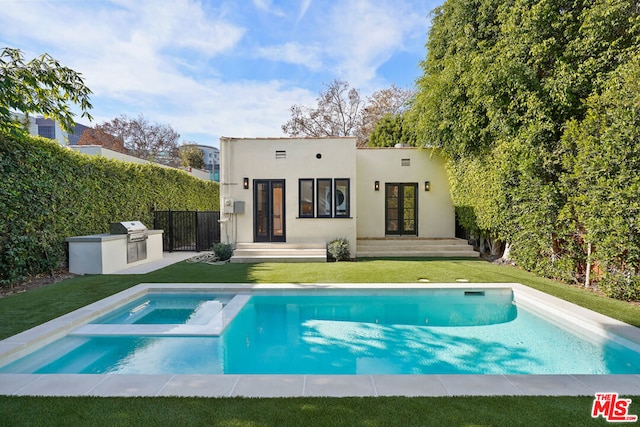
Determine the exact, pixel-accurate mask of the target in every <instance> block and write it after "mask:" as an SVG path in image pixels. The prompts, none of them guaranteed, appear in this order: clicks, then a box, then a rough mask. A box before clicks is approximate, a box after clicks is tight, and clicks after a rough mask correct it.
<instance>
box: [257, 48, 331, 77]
mask: <svg viewBox="0 0 640 427" xmlns="http://www.w3.org/2000/svg"><path fill="white" fill-rule="evenodd" d="M322 55H323V53H322V49H321V48H319V47H318V46H317V45H315V44H313V45H303V44H300V43H297V42H289V43H285V44H283V45H279V46H268V47H262V48H259V49H258V56H259V57H262V58H266V59H269V60H271V61H280V62H287V63H290V64H297V65H303V66H305V67H307V68H308V69H310V70H313V71H317V70H320V69H321V68H322Z"/></svg>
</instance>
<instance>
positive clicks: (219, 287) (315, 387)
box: [0, 283, 640, 397]
mask: <svg viewBox="0 0 640 427" xmlns="http://www.w3.org/2000/svg"><path fill="white" fill-rule="evenodd" d="M184 288H189V290H194V291H201V290H205V289H206V290H215V291H220V292H242V293H246V292H249V293H250V292H252V291H270V292H273V293H277V292H278V291H287V290H315V291H317V290H321V289H327V290H328V289H359V290H365V289H371V290H374V289H378V290H381V289H395V290H402V289H440V288H449V289H466V288H469V289H473V288H484V289H491V288H511V289H512V290H513V293H514V299H515V301H516V303H517V304H519V305H523V306H526V307H527V308H528V309H533V310H534V311H542V312H549V313H552V314H553V315H554V316H558V317H559V319H561V320H562V323H563V324H564V325H565V326H566V325H570V327H572V328H576V329H583V330H584V329H587V330H589V331H590V332H593V333H595V334H596V335H599V336H601V337H603V338H607V339H613V340H614V341H619V342H621V343H623V344H624V345H627V346H631V347H633V348H637V349H640V328H636V327H634V326H631V325H628V324H625V323H623V322H620V321H618V320H616V319H612V318H610V317H607V316H604V315H602V314H599V313H596V312H593V311H591V310H588V309H585V308H583V307H580V306H577V305H575V304H572V303H569V302H567V301H564V300H561V299H559V298H556V297H553V296H551V295H548V294H545V293H543V292H540V291H537V290H535V289H532V288H529V287H527V286H524V285H522V284H519V283H356V284H354V283H348V284H345V283H332V284H329V283H322V284H296V283H280V284H243V283H240V284H238V283H196V284H194V283H143V284H139V285H136V286H134V287H131V288H129V289H126V290H124V291H122V292H120V293H117V294H114V295H111V296H109V297H107V298H104V299H102V300H100V301H96V302H94V303H92V304H90V305H88V306H86V307H83V308H80V309H78V310H75V311H73V312H71V313H68V314H66V315H63V316H61V317H59V318H56V319H53V320H51V321H49V322H46V323H44V324H42V325H39V326H36V327H34V328H32V329H29V330H27V331H24V332H22V333H20V334H17V335H14V336H12V337H9V338H7V339H5V340H3V341H0V366H2V365H4V364H6V363H8V362H9V361H11V360H15V359H17V358H19V357H22V356H23V355H24V354H27V353H29V352H31V351H33V349H34V346H35V345H38V346H42V345H45V344H47V343H49V342H52V341H54V340H55V339H58V338H59V337H61V336H64V335H65V334H67V333H69V332H70V331H71V330H73V329H75V328H77V327H79V326H81V325H83V324H85V323H87V322H89V321H91V320H93V319H95V318H97V317H99V316H101V315H103V314H105V313H106V312H108V311H110V310H112V309H114V308H116V307H118V306H120V305H122V304H125V303H127V302H129V301H132V300H134V299H136V298H139V297H141V296H143V295H144V294H145V293H147V292H149V291H153V290H172V289H175V290H184ZM601 392H616V393H618V394H619V395H634V396H638V395H640V374H629V375H622V374H618V375H464V374H453V375H244V374H241V375H237V374H224V375H204V374H203V375H173V374H167V375H162V374H147V375H132V374H104V375H96V374H0V394H3V395H16V396H104V397H107V396H110V397H112V396H113V397H115V396H193V397H197V396H201V397H236V396H243V397H312V396H318V397H319V396H326V397H346V396H359V397H366V396H372V397H374V396H411V397H413V396H470V395H473V396H497V395H513V396H585V395H590V396H593V395H595V394H596V393H601Z"/></svg>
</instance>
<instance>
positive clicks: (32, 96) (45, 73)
mask: <svg viewBox="0 0 640 427" xmlns="http://www.w3.org/2000/svg"><path fill="white" fill-rule="evenodd" d="M90 94H91V90H89V88H87V87H86V86H85V85H84V81H83V80H82V77H81V75H80V74H79V73H77V72H75V71H73V70H72V69H70V68H67V67H63V66H62V65H60V63H59V62H58V61H56V60H55V59H53V58H52V57H51V56H50V55H48V54H44V55H41V56H39V57H38V58H35V59H32V60H31V61H29V62H26V63H25V61H24V58H23V55H22V52H21V51H20V50H18V49H11V48H4V49H2V51H0V130H4V131H5V132H11V133H13V134H14V135H15V134H17V133H26V132H25V131H24V130H23V126H22V125H21V124H20V123H19V122H18V121H16V119H15V117H14V115H13V113H12V111H16V110H17V111H21V112H23V113H25V114H29V113H39V114H43V115H44V116H45V117H49V118H52V119H54V120H55V121H57V122H58V123H59V124H60V126H61V127H62V128H63V129H65V130H67V131H69V130H71V129H73V127H74V126H75V123H74V114H73V113H72V112H71V111H70V109H69V106H68V105H67V104H68V103H69V102H72V103H74V104H77V105H79V106H80V109H81V110H82V117H87V118H88V119H89V120H91V115H90V114H89V113H88V110H90V109H91V108H92V106H91V103H90V102H89V95H90Z"/></svg>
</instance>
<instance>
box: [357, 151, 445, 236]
mask: <svg viewBox="0 0 640 427" xmlns="http://www.w3.org/2000/svg"><path fill="white" fill-rule="evenodd" d="M431 154H432V150H430V149H418V148H363V149H358V150H357V157H356V158H357V161H356V165H357V170H358V173H357V176H358V187H357V200H358V213H359V214H358V217H357V221H358V226H357V234H358V237H361V238H362V237H378V238H380V237H385V183H417V184H418V193H417V195H418V237H429V238H439V237H454V236H455V211H454V207H453V202H452V201H451V195H450V193H449V182H448V178H447V173H446V169H445V163H444V160H443V159H442V158H441V157H439V156H437V155H435V154H434V155H433V156H432V155H431ZM402 159H409V160H410V166H402V164H401V162H402ZM375 181H380V190H379V191H375V190H374V183H375ZM425 181H429V182H430V183H431V190H430V191H424V183H425Z"/></svg>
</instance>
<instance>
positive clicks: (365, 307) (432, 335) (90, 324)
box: [0, 285, 640, 375]
mask: <svg viewBox="0 0 640 427" xmlns="http://www.w3.org/2000/svg"><path fill="white" fill-rule="evenodd" d="M399 286H402V287H403V288H406V285H399ZM399 286H398V285H396V288H393V287H392V286H389V285H386V286H385V287H382V286H380V287H375V286H370V287H369V288H368V289H366V290H363V289H355V290H354V289H349V290H346V289H340V290H337V289H332V290H327V289H324V290H318V289H302V290H295V291H293V290H290V289H287V287H281V288H277V289H275V290H274V289H271V290H268V291H267V290H264V289H260V287H257V288H256V287H252V289H251V292H247V289H246V288H243V287H239V288H237V289H226V290H224V292H221V290H220V288H219V287H218V288H217V293H211V292H209V293H194V292H193V291H192V292H189V293H187V294H186V295H183V296H180V297H178V296H177V295H176V294H172V295H170V296H167V295H166V294H163V295H160V294H158V295H156V294H155V292H156V290H157V289H154V288H153V287H148V289H147V292H141V294H140V295H137V296H136V298H133V296H132V295H129V297H127V298H125V299H124V300H123V301H124V302H123V301H120V303H119V305H118V303H114V304H112V306H111V309H110V310H107V311H108V313H105V312H102V313H94V314H93V315H92V318H91V319H86V321H84V322H82V324H80V325H75V326H73V327H70V328H69V329H68V330H67V331H66V333H65V336H63V337H62V338H60V339H58V340H50V341H53V342H51V343H50V344H48V345H47V346H46V347H43V348H41V349H40V350H37V351H35V352H33V353H30V354H28V355H26V356H24V357H22V358H18V357H14V360H13V361H10V363H6V364H4V366H3V367H1V368H0V372H1V373H45V374H51V373H57V374H60V373H72V374H78V373H91V374H104V373H112V374H113V373H119V374H181V375H184V374H315V375H321V374H330V375H350V374H355V375H389V374H482V375H487V374H489V375H491V374H494V375H495V374H500V375H519V374H527V375H531V374H563V375H566V374H637V373H640V359H639V354H640V352H639V351H638V349H639V348H640V347H638V344H637V342H633V341H630V340H628V339H626V338H624V337H621V336H618V335H613V334H611V333H609V332H607V331H606V330H603V329H601V330H599V332H598V331H597V330H595V329H593V328H592V327H589V326H585V325H584V324H582V323H584V322H583V321H582V320H581V317H580V315H577V316H572V318H571V319H569V321H568V320H567V318H566V317H565V318H562V317H560V318H558V319H556V320H555V321H551V322H549V321H548V319H549V314H550V313H549V312H548V311H549V309H550V307H545V306H544V305H541V304H535V303H534V302H533V300H532V298H531V296H527V294H526V292H519V293H517V295H518V296H519V297H518V298H515V299H514V291H513V287H505V286H504V285H502V286H489V287H486V286H483V287H477V286H473V287H469V285H466V286H465V287H456V286H449V287H446V288H445V287H442V288H435V289H433V288H427V287H422V288H420V287H419V286H418V287H416V288H412V289H398V287H399ZM156 288H157V287H156ZM173 288H175V286H174V287H173ZM164 291H165V292H167V291H175V289H170V288H169V289H167V288H166V287H165V289H164ZM130 293H131V292H130ZM114 297H115V296H114ZM183 300H184V301H187V300H189V301H192V303H189V304H190V307H193V306H194V307H201V306H202V305H205V306H206V305H207V304H209V305H213V306H215V309H214V310H210V311H209V314H210V316H208V317H207V318H206V321H201V322H198V323H199V324H198V325H193V324H191V325H190V324H189V321H188V319H189V318H190V316H191V315H192V314H193V313H192V314H189V312H188V311H189V310H190V309H189V308H186V307H187V305H189V304H186V303H184V304H183V303H182V302H180V303H177V302H174V303H171V302H170V301H183ZM193 301H196V302H195V303H193ZM212 302H214V303H215V304H210V303H212ZM153 306H155V307H160V309H159V310H155V311H157V312H156V313H155V314H154V310H148V309H149V308H150V307H153ZM163 306H164V307H167V306H170V308H169V311H167V310H163V309H162V308H161V307H163ZM176 306H179V307H181V308H180V310H181V311H180V313H181V314H180V316H177V317H176V316H175V314H176V313H175V311H174V310H175V309H176V308H175V307H176ZM116 308H117V309H116ZM551 308H553V307H551ZM555 310H558V308H557V307H556V309H555ZM145 311H148V313H147V314H146V315H142V313H144V312H145ZM191 311H192V312H193V311H198V310H197V309H191ZM206 311H207V310H205V312H206ZM536 311H537V312H538V314H536ZM544 311H546V312H547V313H546V316H545V317H546V318H547V320H545V318H543V317H540V316H539V314H540V313H542V312H544ZM557 314H558V313H556V315H557ZM574 314H575V313H574ZM577 314H580V310H578V312H577ZM196 317H198V316H196ZM556 317H557V316H556ZM144 318H152V319H153V322H147V323H143V324H140V323H135V322H136V321H137V320H135V319H138V320H139V319H144ZM178 318H179V319H180V322H181V323H179V324H171V323H164V322H174V321H177V320H176V319H178ZM561 325H562V326H561ZM567 326H569V328H567ZM132 328H133V329H132ZM569 329H572V330H569ZM634 329H635V328H634ZM576 333H577V335H576ZM133 335H135V336H133ZM550 344H551V345H550ZM25 353H26V352H25ZM21 356H22V355H21ZM15 359H18V360H15ZM5 360H6V359H5Z"/></svg>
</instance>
